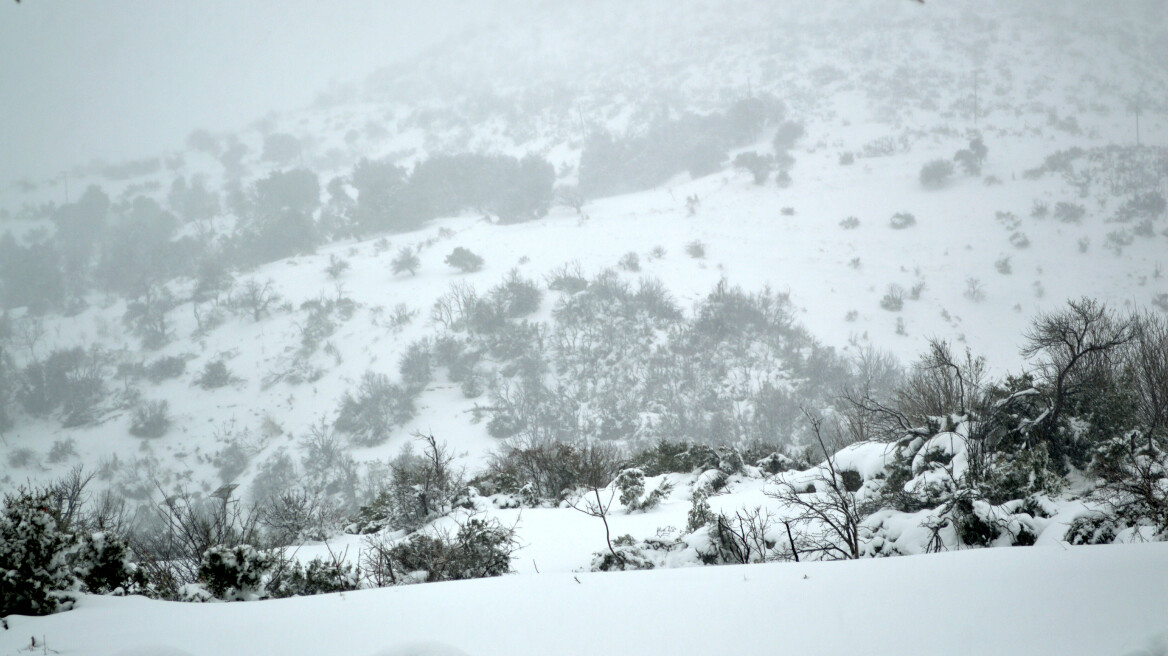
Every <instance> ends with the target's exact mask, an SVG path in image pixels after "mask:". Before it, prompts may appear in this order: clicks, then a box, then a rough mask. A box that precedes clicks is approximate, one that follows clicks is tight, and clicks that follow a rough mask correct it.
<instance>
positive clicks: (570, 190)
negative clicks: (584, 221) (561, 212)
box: [555, 185, 587, 215]
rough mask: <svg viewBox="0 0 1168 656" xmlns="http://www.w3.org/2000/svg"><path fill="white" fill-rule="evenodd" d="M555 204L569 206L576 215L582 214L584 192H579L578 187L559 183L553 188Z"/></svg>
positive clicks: (584, 200) (584, 199) (585, 200)
mask: <svg viewBox="0 0 1168 656" xmlns="http://www.w3.org/2000/svg"><path fill="white" fill-rule="evenodd" d="M555 197H556V204H557V205H562V206H564V207H570V208H572V209H573V210H575V211H576V214H577V215H583V214H584V203H585V202H587V199H586V198H584V194H582V193H580V188H579V187H576V186H568V185H561V186H559V187H556V190H555Z"/></svg>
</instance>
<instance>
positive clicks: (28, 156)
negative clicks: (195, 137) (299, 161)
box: [0, 0, 486, 186]
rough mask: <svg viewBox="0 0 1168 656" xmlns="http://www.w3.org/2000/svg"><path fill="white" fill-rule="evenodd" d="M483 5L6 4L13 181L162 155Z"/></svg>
mask: <svg viewBox="0 0 1168 656" xmlns="http://www.w3.org/2000/svg"><path fill="white" fill-rule="evenodd" d="M456 5H458V6H457V10H456V9H455V7H456ZM474 8H477V9H474ZM472 9H473V10H472ZM476 11H477V12H478V13H479V14H483V13H485V12H486V10H485V9H482V8H481V5H479V4H468V3H456V2H453V1H451V0H437V1H433V0H431V1H427V2H426V3H418V2H406V1H403V0H395V1H388V2H387V1H382V2H375V1H371V0H359V1H358V0H346V1H345V2H327V3H325V2H312V1H307V0H262V1H258V2H256V1H250V0H249V1H248V2H238V1H236V0H200V1H199V2H177V1H170V0H102V1H101V2H88V1H84V2H73V1H64V0H24V2H21V3H20V4H17V3H15V2H12V0H2V1H0V107H2V108H3V109H2V110H0V115H2V116H3V120H0V153H3V156H2V157H0V186H7V185H8V183H9V182H10V181H11V180H14V179H17V178H24V177H30V178H34V179H36V178H42V177H46V176H51V175H55V174H57V173H59V172H61V171H63V170H66V169H69V168H71V167H73V166H75V165H77V164H81V163H84V162H88V161H90V160H91V159H93V158H96V157H100V158H105V159H109V160H112V161H117V160H119V159H124V158H129V157H145V156H156V155H158V154H159V153H160V152H162V151H164V150H175V149H178V148H181V147H182V146H183V144H184V141H185V139H186V136H187V135H188V134H189V133H190V132H191V130H192V129H194V128H207V129H210V130H212V131H214V130H222V129H237V128H239V127H242V126H243V125H245V124H247V123H249V122H251V121H252V120H254V119H257V118H259V117H260V116H262V115H263V114H266V113H268V112H269V111H272V110H286V109H292V108H296V107H300V106H303V105H305V104H307V103H308V102H310V101H311V100H312V99H313V98H314V97H315V96H316V95H317V94H318V93H319V92H321V91H324V90H326V89H327V88H328V87H329V85H330V84H333V83H346V82H353V81H357V80H360V79H361V78H363V77H365V76H366V75H367V74H369V73H370V72H372V71H374V70H376V69H377V68H378V67H379V66H382V65H384V64H387V63H391V62H392V61H394V60H397V59H400V58H402V57H404V56H408V55H410V54H414V53H416V52H418V51H420V50H422V49H423V48H424V47H426V46H428V45H433V44H435V43H438V42H440V41H441V40H442V39H444V38H448V37H449V36H450V35H452V34H454V33H456V32H457V31H458V30H460V29H464V28H465V26H466V25H467V24H469V22H470V20H471V18H472V15H473V14H475V12H476Z"/></svg>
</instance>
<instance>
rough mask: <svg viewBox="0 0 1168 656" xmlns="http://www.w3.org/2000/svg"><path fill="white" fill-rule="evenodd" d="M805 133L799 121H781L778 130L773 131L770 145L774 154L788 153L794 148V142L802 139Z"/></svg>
mask: <svg viewBox="0 0 1168 656" xmlns="http://www.w3.org/2000/svg"><path fill="white" fill-rule="evenodd" d="M805 133H806V129H804V127H803V124H802V123H801V122H799V121H783V123H782V124H781V125H779V129H778V130H777V131H775V138H774V141H773V142H772V145H773V146H774V148H775V152H776V153H781V152H785V151H788V150H790V149H792V148H794V147H795V142H797V141H799V140H800V139H802V138H803V135H804V134H805Z"/></svg>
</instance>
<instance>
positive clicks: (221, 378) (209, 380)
mask: <svg viewBox="0 0 1168 656" xmlns="http://www.w3.org/2000/svg"><path fill="white" fill-rule="evenodd" d="M230 383H231V372H229V371H228V370H227V363H226V362H224V361H222V360H215V361H212V362H208V363H206V364H205V365H203V372H202V373H201V374H199V377H198V378H197V379H196V380H195V384H196V385H198V386H199V387H202V388H203V389H205V390H209V389H218V388H220V387H224V386H226V385H229V384H230Z"/></svg>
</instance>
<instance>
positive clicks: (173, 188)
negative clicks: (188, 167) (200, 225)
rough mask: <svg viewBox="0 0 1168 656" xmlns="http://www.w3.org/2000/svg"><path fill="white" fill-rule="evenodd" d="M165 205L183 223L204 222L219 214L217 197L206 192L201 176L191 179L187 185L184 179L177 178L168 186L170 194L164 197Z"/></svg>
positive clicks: (212, 193)
mask: <svg viewBox="0 0 1168 656" xmlns="http://www.w3.org/2000/svg"><path fill="white" fill-rule="evenodd" d="M166 202H167V205H169V206H170V209H171V211H173V212H176V213H177V214H178V215H179V216H180V217H182V219H183V221H186V222H191V221H206V220H208V219H210V218H211V217H213V216H215V215H216V214H218V213H219V196H218V194H216V193H215V192H213V191H208V189H207V186H206V183H205V182H204V180H203V177H202V176H195V177H193V178H191V182H190V184H189V185H188V184H187V181H186V178H184V177H182V176H179V177H177V178H175V179H174V182H173V183H172V184H171V185H170V192H169V193H168V194H167V196H166Z"/></svg>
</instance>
